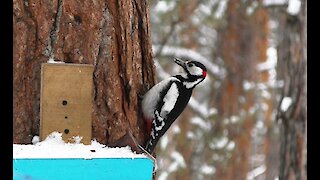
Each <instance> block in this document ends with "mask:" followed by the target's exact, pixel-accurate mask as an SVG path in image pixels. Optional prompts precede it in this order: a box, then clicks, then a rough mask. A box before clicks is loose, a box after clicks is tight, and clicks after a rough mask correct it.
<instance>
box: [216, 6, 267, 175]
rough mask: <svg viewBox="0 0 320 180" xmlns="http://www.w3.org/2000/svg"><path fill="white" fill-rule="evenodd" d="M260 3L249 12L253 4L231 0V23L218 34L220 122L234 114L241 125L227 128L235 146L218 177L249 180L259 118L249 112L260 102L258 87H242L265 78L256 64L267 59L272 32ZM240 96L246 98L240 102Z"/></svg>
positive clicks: (227, 12)
mask: <svg viewBox="0 0 320 180" xmlns="http://www.w3.org/2000/svg"><path fill="white" fill-rule="evenodd" d="M261 3H262V1H259V2H258V4H259V5H258V7H257V8H255V10H254V12H253V13H252V14H248V13H247V8H248V6H249V5H250V3H249V4H248V3H247V2H242V1H240V0H237V1H229V2H228V6H227V11H226V16H227V17H226V18H227V22H228V24H227V25H226V27H225V28H223V29H222V30H220V35H219V36H218V37H219V38H221V39H220V41H219V45H218V47H220V48H221V49H220V51H219V52H220V53H221V54H220V56H221V57H222V59H223V60H224V63H225V64H224V65H225V68H226V70H227V75H226V77H225V80H224V82H223V85H222V90H221V95H220V96H219V99H217V100H216V102H215V103H216V104H217V107H218V111H219V112H220V113H221V116H222V117H221V123H222V122H223V121H226V119H228V118H229V119H230V118H231V117H232V116H236V117H238V118H239V119H240V120H239V123H238V124H235V125H233V126H230V127H229V128H228V136H229V138H230V139H231V140H232V141H233V142H234V143H235V144H236V145H235V149H234V150H233V152H232V155H231V158H230V160H229V161H228V162H227V163H224V165H219V166H218V167H217V171H216V177H217V178H218V179H247V173H248V172H249V170H250V169H251V168H252V167H251V166H252V165H251V163H250V160H251V159H250V155H251V153H252V151H253V147H252V135H251V133H250V132H251V131H252V129H253V127H254V124H255V122H256V119H257V117H256V112H254V113H250V111H251V109H253V107H254V106H255V104H256V103H257V97H256V96H257V95H256V92H255V89H252V90H246V89H244V88H243V86H244V83H245V81H247V82H250V83H258V82H263V80H264V78H266V77H264V74H262V73H259V72H257V70H256V65H257V64H258V63H261V61H265V60H266V50H267V42H268V41H267V38H268V33H269V31H268V27H267V24H268V20H269V18H268V14H267V12H266V10H265V9H264V8H263V7H262V5H261ZM240 97H241V98H243V99H244V100H243V101H239V98H240ZM258 103H259V102H258ZM260 103H261V102H260ZM270 108H271V107H270ZM241 112H245V113H241ZM266 116H267V115H266Z"/></svg>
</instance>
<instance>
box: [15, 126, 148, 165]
mask: <svg viewBox="0 0 320 180" xmlns="http://www.w3.org/2000/svg"><path fill="white" fill-rule="evenodd" d="M34 139H37V137H35V138H34ZM75 141H76V143H65V142H64V141H63V139H62V134H61V133H58V132H53V133H51V134H50V135H49V136H48V137H47V138H46V139H45V140H44V141H41V142H37V141H34V144H33V145H31V144H28V145H23V144H13V158H14V159H17V158H84V159H92V158H146V156H145V155H143V154H135V153H134V152H132V151H131V149H130V147H128V146H127V147H121V148H110V147H106V146H105V145H103V144H100V143H99V142H97V141H95V140H92V141H91V144H90V145H84V144H82V143H79V137H75Z"/></svg>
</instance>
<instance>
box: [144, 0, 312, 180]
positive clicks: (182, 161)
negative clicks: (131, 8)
mask: <svg viewBox="0 0 320 180" xmlns="http://www.w3.org/2000/svg"><path fill="white" fill-rule="evenodd" d="M306 12H307V1H306V0H264V1H262V0H177V1H171V0H161V1H159V0H153V1H151V4H150V19H151V32H152V35H151V37H152V45H153V53H154V59H155V61H156V75H157V80H158V81H160V80H161V79H163V78H165V77H167V76H169V75H174V74H176V73H178V72H179V71H180V68H179V67H178V66H176V65H173V61H172V60H173V58H174V57H178V58H182V59H189V60H196V61H200V62H202V63H203V64H205V65H206V67H207V68H208V73H209V76H208V77H207V78H206V80H205V81H204V82H203V83H202V84H200V85H199V86H198V87H197V88H196V89H195V91H194V94H193V97H192V99H191V100H190V103H189V105H188V107H187V109H186V110H185V111H184V113H183V114H182V115H181V116H180V118H179V119H178V121H176V122H175V123H174V124H173V125H172V127H171V128H170V129H169V131H168V132H167V133H166V135H165V136H163V137H162V140H161V141H160V143H159V145H158V148H157V157H158V164H159V170H158V171H157V179H158V180H165V179H169V180H173V179H185V180H188V179H219V180H224V179H226V180H231V179H258V180H259V179H267V180H274V179H286V180H287V179H307V170H306V168H307V160H306V155H307V148H306V144H307V135H306V132H307V113H306V112H307V100H306V98H307V93H306V92H307V91H306V90H307V77H306V68H307V15H306Z"/></svg>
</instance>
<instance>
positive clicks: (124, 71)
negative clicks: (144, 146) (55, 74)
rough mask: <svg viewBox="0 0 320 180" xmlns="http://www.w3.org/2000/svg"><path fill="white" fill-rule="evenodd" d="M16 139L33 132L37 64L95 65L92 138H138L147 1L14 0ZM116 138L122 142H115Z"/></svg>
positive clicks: (148, 56) (148, 78)
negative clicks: (129, 135) (57, 62)
mask: <svg viewBox="0 0 320 180" xmlns="http://www.w3.org/2000/svg"><path fill="white" fill-rule="evenodd" d="M13 6H14V8H13V33H14V36H13V50H14V54H13V72H14V75H13V77H14V79H13V90H14V92H13V94H14V98H13V102H14V119H13V124H14V132H13V139H14V143H30V142H31V138H32V137H33V136H34V135H36V134H39V120H40V119H39V108H40V107H39V104H40V103H39V101H40V72H41V70H40V65H41V63H44V62H47V61H48V59H49V58H53V59H57V60H60V61H63V62H66V63H80V64H92V65H94V74H93V75H94V96H93V104H94V110H93V114H92V119H93V127H92V128H93V129H92V130H93V134H92V136H93V138H95V139H97V140H98V141H99V142H101V143H104V144H107V145H108V144H117V143H118V144H119V142H117V141H118V140H119V139H121V138H122V137H124V136H125V135H126V133H128V132H130V133H132V134H133V136H134V137H135V138H136V139H137V140H138V142H139V143H143V142H144V133H143V132H144V124H143V121H142V118H141V117H142V116H141V111H140V100H141V98H140V95H143V94H144V93H145V92H146V90H147V89H149V87H150V86H152V85H153V84H154V81H155V79H154V66H153V61H152V49H151V39H150V34H151V33H150V26H149V24H150V23H149V4H148V1H145V0H132V1H126V0H113V1H102V0H98V1H96V0H95V1H94V0H89V1H80V0H70V1H63V0H53V1H44V0H40V1H35V0H29V1H23V0H14V1H13ZM120 144H121V143H120Z"/></svg>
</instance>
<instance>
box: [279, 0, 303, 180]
mask: <svg viewBox="0 0 320 180" xmlns="http://www.w3.org/2000/svg"><path fill="white" fill-rule="evenodd" d="M282 12H283V13H282V14H281V16H280V23H279V25H280V27H279V28H280V30H279V37H282V39H281V40H280V41H279V42H280V43H279V47H278V67H279V69H278V78H279V80H283V81H284V87H283V89H282V92H281V94H282V98H281V100H280V103H279V108H278V116H277V118H278V119H279V121H280V122H281V126H280V133H281V134H280V141H281V147H280V167H279V179H286V180H287V179H289V180H291V179H297V180H305V179H307V170H306V168H307V162H306V143H307V138H306V126H307V94H306V66H307V56H306V47H307V46H306V24H305V23H306V1H302V6H301V10H300V13H299V15H297V16H293V15H289V14H287V13H286V12H285V11H282ZM284 97H290V98H291V99H292V104H291V106H289V108H288V109H287V110H281V105H280V104H281V103H282V99H283V98H284Z"/></svg>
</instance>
